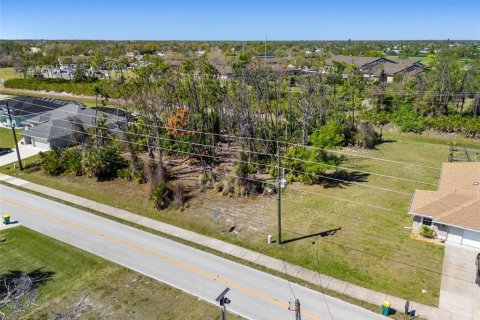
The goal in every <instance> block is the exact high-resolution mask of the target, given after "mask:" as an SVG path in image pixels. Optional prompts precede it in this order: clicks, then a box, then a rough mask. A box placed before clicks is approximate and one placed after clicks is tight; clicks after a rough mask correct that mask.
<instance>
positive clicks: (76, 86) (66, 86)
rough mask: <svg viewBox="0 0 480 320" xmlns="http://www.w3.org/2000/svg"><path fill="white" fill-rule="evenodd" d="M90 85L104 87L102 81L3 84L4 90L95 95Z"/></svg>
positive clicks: (49, 81) (14, 80) (63, 80)
mask: <svg viewBox="0 0 480 320" xmlns="http://www.w3.org/2000/svg"><path fill="white" fill-rule="evenodd" d="M92 83H95V84H97V85H101V86H103V85H104V82H103V81H95V80H93V79H89V80H88V81H81V82H75V81H73V80H67V79H41V78H29V79H9V80H7V81H5V82H4V84H3V85H4V87H5V88H15V89H28V90H45V91H56V92H69V93H73V94H83V95H95V92H94V91H93V89H92V85H91V84H92Z"/></svg>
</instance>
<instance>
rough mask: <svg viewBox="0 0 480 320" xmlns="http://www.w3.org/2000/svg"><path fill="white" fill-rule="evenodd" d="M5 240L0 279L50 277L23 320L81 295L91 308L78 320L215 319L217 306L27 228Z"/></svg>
mask: <svg viewBox="0 0 480 320" xmlns="http://www.w3.org/2000/svg"><path fill="white" fill-rule="evenodd" d="M3 237H6V238H7V240H6V241H5V242H2V243H0V256H1V257H2V261H1V263H0V277H1V276H4V275H6V274H9V273H10V272H12V271H20V272H24V273H27V274H28V273H32V272H35V271H36V270H40V271H41V272H48V273H52V277H51V278H50V279H49V280H47V281H46V282H44V283H43V284H41V285H40V287H39V292H38V301H37V306H35V307H32V308H30V309H28V310H27V311H26V312H25V313H23V314H22V315H21V319H46V318H50V316H51V310H54V311H55V312H60V313H65V312H66V311H69V310H71V308H72V306H73V305H74V304H75V303H77V302H78V301H80V299H81V297H86V298H87V300H86V301H88V304H89V305H91V309H90V310H88V311H87V312H86V313H85V314H83V315H82V316H81V317H80V318H81V319H99V318H102V319H218V318H219V311H218V308H217V307H216V306H213V305H211V304H209V303H207V302H204V301H201V300H198V299H197V298H195V297H193V296H190V295H188V294H186V293H183V292H182V291H180V290H177V289H174V288H172V287H169V286H167V285H164V284H162V283H160V282H158V281H156V280H153V279H150V278H148V277H146V276H143V275H140V274H138V273H136V272H134V271H131V270H128V269H126V268H123V267H121V266H119V265H116V264H114V263H111V262H109V261H106V260H103V259H101V258H98V257H96V256H94V255H92V254H90V253H87V252H85V251H82V250H80V249H77V248H75V247H72V246H70V245H67V244H65V243H63V242H60V241H57V240H54V239H52V238H49V237H46V236H44V235H41V234H39V233H37V232H34V231H32V230H30V229H27V228H25V227H15V228H12V229H7V230H4V231H1V232H0V238H3ZM2 311H4V312H7V311H8V310H7V309H6V308H4V309H3V310H2ZM7 318H8V317H7ZM230 318H234V319H239V318H238V317H236V316H233V315H231V316H230Z"/></svg>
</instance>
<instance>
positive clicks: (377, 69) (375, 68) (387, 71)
mask: <svg viewBox="0 0 480 320" xmlns="http://www.w3.org/2000/svg"><path fill="white" fill-rule="evenodd" d="M325 62H326V65H327V68H326V69H325V70H324V72H325V73H328V72H330V67H331V66H332V65H334V62H338V63H343V64H346V65H354V66H355V67H356V68H357V69H358V70H359V71H360V72H362V73H363V74H364V76H365V77H366V78H372V79H374V80H381V81H385V82H392V81H393V79H394V77H395V76H397V75H402V74H408V73H414V72H418V73H419V72H424V71H425V69H426V66H425V65H424V64H422V63H421V62H420V61H419V60H413V59H387V58H383V57H381V58H378V57H362V56H341V55H333V56H331V57H330V58H328V59H327V60H326V61H325ZM345 76H348V75H345Z"/></svg>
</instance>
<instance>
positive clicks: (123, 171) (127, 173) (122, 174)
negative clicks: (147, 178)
mask: <svg viewBox="0 0 480 320" xmlns="http://www.w3.org/2000/svg"><path fill="white" fill-rule="evenodd" d="M117 177H118V178H120V179H122V180H125V181H132V169H130V167H124V168H120V169H118V170H117Z"/></svg>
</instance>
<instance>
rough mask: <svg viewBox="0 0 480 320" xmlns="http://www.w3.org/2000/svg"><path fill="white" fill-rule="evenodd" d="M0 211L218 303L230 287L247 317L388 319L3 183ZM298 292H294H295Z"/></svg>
mask: <svg viewBox="0 0 480 320" xmlns="http://www.w3.org/2000/svg"><path fill="white" fill-rule="evenodd" d="M0 213H1V214H4V213H8V214H10V215H11V217H12V221H19V222H21V224H23V225H24V226H26V227H28V228H31V229H33V230H35V231H38V232H41V233H43V234H45V235H48V236H51V237H53V238H55V239H58V240H60V241H63V242H66V243H69V244H71V245H74V246H76V247H78V248H81V249H83V250H86V251H89V252H91V253H93V254H95V255H98V256H100V257H103V258H105V259H108V260H111V261H113V262H116V263H118V264H120V265H123V266H125V267H127V268H129V269H132V270H136V271H138V272H140V273H143V274H145V275H148V276H150V277H152V278H154V279H157V280H158V281H161V282H163V283H166V284H168V285H171V286H172V287H175V288H178V289H181V290H183V291H185V292H188V293H190V294H192V295H195V296H198V297H200V298H202V299H204V300H206V301H208V302H211V303H215V298H216V297H217V295H218V294H219V293H220V292H222V291H223V290H224V289H225V288H226V287H229V288H230V292H229V293H228V294H227V297H228V298H229V299H230V300H231V303H230V305H229V306H228V309H229V310H230V311H232V312H234V313H237V314H239V315H241V316H243V317H245V318H248V319H266V320H267V319H268V320H271V319H275V320H283V319H295V314H294V312H292V311H290V310H288V307H289V302H293V301H294V299H295V297H297V298H298V299H300V303H301V313H302V319H315V320H320V319H322V320H327V319H329V320H330V319H334V320H347V319H348V320H352V319H355V320H374V319H386V318H385V317H383V316H381V315H379V314H375V313H372V312H370V311H368V310H365V309H362V308H360V307H357V306H354V305H351V304H349V303H346V302H344V301H341V300H338V299H335V298H332V297H329V296H326V295H322V294H321V293H319V292H316V291H313V290H310V289H308V288H306V287H302V286H299V285H296V284H291V288H290V286H289V283H288V282H287V281H286V280H283V279H281V278H278V277H275V276H272V275H270V274H267V273H264V272H260V271H258V270H255V269H252V268H248V267H246V266H243V265H241V264H238V263H235V262H232V261H229V260H227V259H223V258H221V257H218V256H215V255H212V254H209V253H206V252H203V251H201V250H197V249H194V248H191V247H188V246H185V245H182V244H179V243H176V242H174V241H171V240H168V239H164V238H162V237H159V236H155V235H153V234H150V233H147V232H144V231H141V230H138V229H135V228H132V227H129V226H126V225H123V224H120V223H117V222H114V221H112V220H109V219H105V218H101V217H98V216H96V215H93V214H91V213H88V212H85V211H82V210H78V209H75V208H72V207H69V206H66V205H63V204H60V203H57V202H54V201H51V200H47V199H45V198H41V197H37V196H34V195H32V194H29V193H25V192H22V191H19V190H16V189H13V188H9V187H6V186H3V185H0ZM294 295H295V296H294Z"/></svg>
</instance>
